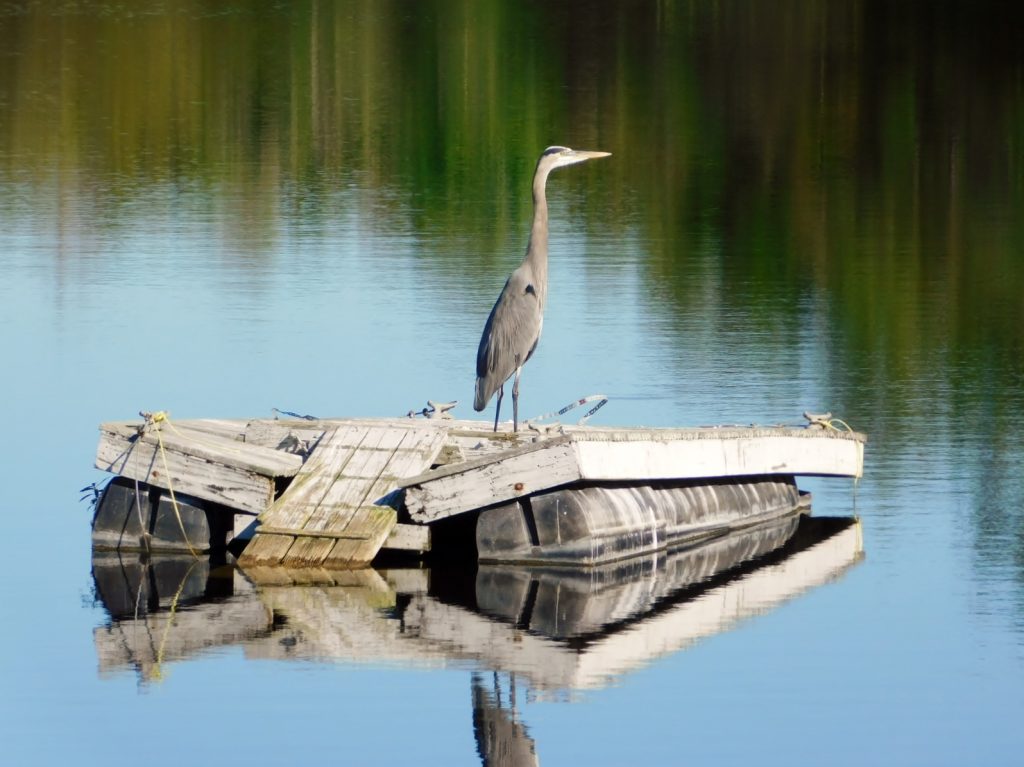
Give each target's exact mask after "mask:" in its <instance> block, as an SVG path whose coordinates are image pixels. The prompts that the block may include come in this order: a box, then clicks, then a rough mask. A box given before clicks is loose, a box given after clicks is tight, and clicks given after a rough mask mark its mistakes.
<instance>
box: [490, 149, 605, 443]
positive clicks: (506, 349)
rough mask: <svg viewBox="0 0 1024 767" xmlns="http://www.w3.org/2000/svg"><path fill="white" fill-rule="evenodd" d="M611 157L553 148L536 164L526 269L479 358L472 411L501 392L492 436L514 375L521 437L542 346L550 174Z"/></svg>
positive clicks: (512, 284)
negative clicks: (522, 405) (526, 385)
mask: <svg viewBox="0 0 1024 767" xmlns="http://www.w3.org/2000/svg"><path fill="white" fill-rule="evenodd" d="M610 154H611V152H586V151H582V150H576V149H569V148H568V147H564V146H549V147H548V148H547V149H545V150H544V151H543V152H542V153H541V155H540V159H539V160H537V170H536V171H534V174H533V227H532V228H531V229H530V241H529V244H528V245H527V246H526V257H525V258H524V259H523V263H521V264H520V265H519V267H518V268H517V269H516V270H515V271H514V272H512V274H511V275H510V276H509V278H508V280H507V281H506V282H505V287H504V289H503V290H502V291H501V295H500V296H498V300H497V302H496V303H495V304H494V308H493V309H491V314H490V316H489V317H488V318H487V324H486V325H484V333H483V336H481V338H480V348H479V349H478V350H477V353H476V397H475V399H474V400H473V409H474V410H477V411H480V410H483V409H484V408H485V407H487V403H488V402H490V399H491V396H492V395H493V394H494V392H495V391H497V392H498V406H497V408H496V409H495V412H494V430H495V431H497V430H498V417H499V415H500V414H501V398H502V397H503V396H505V382H506V381H508V379H509V378H510V377H511V376H512V374H513V373H515V376H516V380H515V383H514V384H513V385H512V430H513V431H519V374H520V372H522V369H523V365H525V364H526V361H527V360H528V359H530V356H531V355H532V354H533V350H534V349H536V348H537V341H538V340H540V331H541V327H542V326H543V325H544V300H545V299H546V298H547V293H548V201H547V198H546V197H545V194H544V189H545V186H546V185H547V181H548V174H549V173H550V172H551V171H553V170H554V169H555V168H564V167H565V166H567V165H575V164H576V163H579V162H584V161H585V160H592V159H594V158H596V157H607V156H608V155H610Z"/></svg>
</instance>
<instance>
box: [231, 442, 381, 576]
mask: <svg viewBox="0 0 1024 767" xmlns="http://www.w3.org/2000/svg"><path fill="white" fill-rule="evenodd" d="M367 432H368V429H366V428H358V427H351V426H339V427H333V428H332V429H330V430H329V431H328V433H327V434H325V435H324V437H323V439H322V440H321V441H320V443H319V444H318V445H317V448H316V450H314V452H313V455H312V456H310V458H309V460H308V461H306V463H305V464H304V465H303V466H302V468H301V469H300V470H299V473H298V474H297V475H296V476H295V479H293V480H292V483H291V485H290V486H289V487H288V489H287V490H286V491H285V492H284V493H283V494H282V495H281V497H280V498H278V499H277V501H276V502H275V503H274V505H273V506H271V507H270V508H269V509H266V510H265V511H264V512H263V513H262V514H261V515H260V522H261V524H266V525H267V526H268V527H271V528H275V529H278V530H294V531H299V530H301V529H302V528H303V527H304V526H305V525H306V523H307V521H308V520H309V518H310V517H311V516H312V515H313V514H314V513H315V512H316V509H317V507H318V506H319V504H320V502H321V501H322V500H323V499H324V496H326V495H327V492H328V491H329V490H330V489H331V486H332V485H333V483H334V481H335V479H336V478H337V476H338V474H339V473H340V472H341V471H342V470H343V469H344V467H345V465H346V464H347V463H348V461H349V460H350V459H351V458H352V456H353V455H354V454H355V452H356V449H357V447H358V446H359V443H360V442H362V440H363V438H364V437H365V436H366V434H367ZM294 542H295V539H294V537H289V536H285V535H277V534H268V535H263V534H262V533H261V532H260V529H259V528H257V530H256V534H255V535H254V536H253V539H252V540H251V541H250V542H249V544H248V545H247V546H246V547H245V551H244V552H242V556H241V558H240V559H239V562H241V563H243V564H248V565H249V566H259V565H276V564H278V563H279V562H281V560H282V559H283V558H284V556H285V555H286V554H287V553H288V550H289V549H290V548H291V546H292V544H293V543H294Z"/></svg>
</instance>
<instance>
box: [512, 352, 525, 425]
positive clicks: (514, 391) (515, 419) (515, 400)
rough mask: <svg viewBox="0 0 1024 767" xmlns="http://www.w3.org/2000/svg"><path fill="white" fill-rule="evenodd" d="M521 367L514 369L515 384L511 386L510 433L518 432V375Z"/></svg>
mask: <svg viewBox="0 0 1024 767" xmlns="http://www.w3.org/2000/svg"><path fill="white" fill-rule="evenodd" d="M522 370H523V368H522V367H517V368H516V382H515V383H514V384H512V431H519V374H520V373H521V372H522Z"/></svg>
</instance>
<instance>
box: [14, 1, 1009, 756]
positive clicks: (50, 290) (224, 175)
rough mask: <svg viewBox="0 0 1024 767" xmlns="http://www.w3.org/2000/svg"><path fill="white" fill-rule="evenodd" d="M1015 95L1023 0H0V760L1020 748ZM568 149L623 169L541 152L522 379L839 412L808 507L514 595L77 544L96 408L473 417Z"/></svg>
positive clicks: (511, 584)
mask: <svg viewBox="0 0 1024 767" xmlns="http://www.w3.org/2000/svg"><path fill="white" fill-rule="evenodd" d="M1022 83H1024V14H1022V13H1021V11H1020V10H1019V9H1018V8H1017V7H1016V6H1014V5H1011V4H1007V3H1000V2H991V3H988V2H982V3H976V2H974V3H966V2H964V3H959V2H945V3H923V2H922V3H914V2H903V3H884V2H868V1H867V0H865V1H863V2H859V1H851V2H825V1H824V0H822V1H821V2H811V1H808V2H787V3H783V4H781V5H780V4H774V3H773V4H766V3H756V2H738V1H737V2H731V1H728V0H727V1H725V2H717V3H673V2H649V3H648V2H630V3H603V2H596V1H590V0H588V1H583V0H580V1H578V2H570V3H565V4H559V5H558V8H551V7H549V6H548V4H544V3H499V2H475V1H473V0H464V1H462V2H459V1H457V0H450V1H449V2H422V3H405V2H352V3H336V4H334V3H327V2H299V3H277V4H271V3H258V2H251V3H250V2H234V3H228V2H224V3H221V2H213V1H212V0H210V1H207V2H173V3H171V2H158V1H157V0H153V1H152V2H145V1H144V0H143V1H140V2H125V3H99V2H88V1H86V0H82V1H80V2H74V1H69V2H60V3H50V2H34V1H33V0H24V1H23V2H12V3H5V4H0V322H2V325H0V327H2V332H0V360H2V361H3V364H4V371H5V374H4V375H3V384H2V385H0V391H2V393H3V395H4V396H3V400H4V403H5V405H6V408H5V409H6V422H7V426H6V433H5V438H4V440H3V443H4V444H3V447H2V448H0V455H2V456H3V466H4V468H5V471H6V481H5V482H4V483H3V484H2V486H0V509H2V512H3V520H4V525H5V530H4V532H5V540H6V542H7V545H6V547H5V554H4V558H3V563H4V572H5V577H4V578H3V579H2V580H0V605H2V608H3V615H4V631H3V632H0V742H2V743H3V754H4V757H3V761H4V762H5V763H8V761H9V763H10V764H67V763H73V764H103V765H110V764H121V763H136V762H138V761H140V760H145V761H146V762H147V763H149V764H156V765H161V764H182V763H186V762H188V763H200V764H206V763H214V762H231V763H235V762H239V763H242V762H244V763H249V764H272V763H285V762H289V763H290V762H292V761H296V760H301V761H313V760H315V761H318V762H322V761H327V762H330V763H343V764H401V763H406V764H444V765H456V764H467V765H471V764H479V763H485V764H531V763H533V760H539V761H540V762H541V763H543V764H545V765H552V764H573V765H576V764H631V763H638V762H645V763H651V764H659V763H660V764H683V763H686V764H740V763H743V764H749V763H762V764H786V765H793V764H837V765H842V764H857V765H862V764H900V765H912V764H921V765H940V764H949V765H961V764H992V765H999V764H1015V763H1017V762H1018V761H1019V759H1020V753H1021V748H1022V746H1024V734H1022V729H1021V727H1020V722H1021V719H1022V716H1024V446H1022V441H1021V434H1022V433H1024V302H1022V297H1024V217H1022V216H1021V215H1020V212H1021V210H1024V87H1022ZM556 143H557V144H568V145H570V146H573V147H577V148H585V149H601V150H605V151H609V152H612V153H613V156H612V157H610V158H607V159H605V160H601V161H600V162H594V163H588V164H587V165H584V166H580V167H578V168H571V169H567V170H564V171H559V172H558V173H557V174H555V175H554V176H553V177H552V179H551V182H550V184H549V187H548V188H549V202H550V206H551V211H552V235H551V275H550V277H551V288H550V293H549V299H548V312H547V316H546V320H545V327H544V338H543V340H542V342H541V344H540V346H539V348H538V351H537V353H536V355H535V356H534V358H533V359H532V360H531V361H530V364H529V365H528V366H527V368H526V369H525V371H524V374H523V381H522V398H521V400H522V401H521V405H522V411H523V412H524V413H525V414H526V415H532V414H535V413H542V412H547V411H550V410H553V409H555V408H557V407H559V406H561V405H562V404H564V403H566V402H568V401H570V400H572V399H574V398H576V397H580V396H583V395H586V394H592V393H596V392H601V393H606V394H608V395H609V396H610V397H611V402H610V404H609V405H608V406H607V407H606V408H605V409H604V410H602V411H601V412H600V414H599V415H598V416H596V418H595V421H594V422H595V423H604V424H630V425H636V424H647V425H653V426H668V425H684V426H688V425H702V424H735V423H740V424H748V423H794V422H797V421H798V420H799V419H800V414H801V413H802V411H804V410H816V411H823V410H832V411H833V412H835V413H836V414H837V415H838V416H840V417H842V418H843V419H844V420H846V421H847V422H849V423H850V424H852V425H853V426H854V427H855V428H857V429H858V430H860V431H864V432H866V433H867V434H868V435H869V439H870V442H869V444H868V447H867V453H866V467H865V468H866V471H865V476H864V478H863V479H862V480H861V481H860V482H859V483H857V484H856V485H854V484H853V483H852V482H849V481H845V480H802V481H801V482H800V484H801V486H802V487H804V488H805V489H808V490H811V491H812V492H813V493H814V518H815V519H817V520H818V521H817V522H813V523H802V524H801V527H800V529H799V530H798V531H797V533H796V537H795V538H792V539H790V543H788V544H786V545H785V547H784V548H783V549H777V550H774V553H772V554H769V555H767V556H765V557H762V558H760V559H757V560H756V561H753V562H746V561H744V558H743V557H742V556H739V555H736V558H735V566H733V567H732V568H731V569H730V570H729V571H728V572H726V573H724V574H722V573H718V574H714V573H710V572H706V573H705V577H704V579H703V580H699V581H698V582H696V583H689V584H688V585H685V587H684V586H681V585H679V584H678V583H674V582H673V581H672V577H671V575H670V574H671V572H673V571H674V570H673V568H676V571H677V570H679V569H681V567H682V566H681V565H679V563H678V562H674V561H668V562H666V561H665V559H664V558H663V557H662V558H653V559H652V560H651V561H647V562H641V563H636V566H635V567H634V568H633V569H632V570H628V569H627V570H628V571H619V572H616V573H614V574H611V575H607V576H606V577H607V579H608V580H607V583H608V584H611V585H610V586H609V587H608V590H606V591H603V592H601V593H602V594H603V596H601V597H600V598H594V599H590V600H588V598H587V597H586V594H587V593H588V589H589V588H591V587H592V586H593V583H591V584H590V585H587V583H582V584H581V583H575V582H572V581H570V580H566V579H564V578H563V579H558V578H554V579H553V580H552V579H548V580H544V579H541V580H540V581H538V585H535V586H534V587H533V588H534V589H535V594H539V595H544V594H546V593H549V592H548V591H546V590H545V589H553V591H551V593H558V594H561V595H563V597H564V598H565V599H566V600H569V598H570V597H573V598H574V599H577V601H576V602H571V603H570V607H566V608H565V609H564V610H562V612H558V611H557V610H556V611H555V612H554V613H545V612H544V609H546V608H544V603H543V600H541V599H540V598H538V599H537V602H536V604H535V605H533V607H532V611H533V612H532V617H531V620H530V621H525V620H524V618H523V613H522V609H521V608H522V603H521V601H519V600H520V599H521V597H522V594H523V589H524V588H528V587H529V586H528V584H529V580H530V577H529V575H527V576H523V574H522V573H512V574H507V573H506V574H505V575H503V576H501V577H498V576H494V577H491V575H494V574H491V575H488V574H487V573H485V572H481V573H478V574H476V575H475V576H474V575H473V574H472V573H470V574H469V575H467V574H465V573H458V572H456V573H450V572H441V571H440V570H437V569H435V571H434V572H427V571H415V570H412V571H410V570H385V569H383V568H381V569H378V570H369V571H365V572H363V573H360V574H358V575H353V576H351V580H346V581H343V582H342V583H341V584H340V585H336V586H332V587H325V586H317V587H308V588H299V587H288V588H285V587H276V588H270V587H264V588H257V587H254V586H253V585H251V584H249V583H248V582H247V581H246V580H245V579H244V578H242V577H241V576H240V575H239V574H238V573H235V572H233V571H231V569H230V568H223V567H217V566H216V564H215V563H214V565H213V566H211V565H210V563H207V562H202V563H200V564H199V565H195V564H193V563H192V562H191V561H188V560H186V561H185V562H184V563H182V562H175V561H170V562H164V563H162V564H161V565H160V568H158V569H153V570H150V571H148V572H143V570H142V568H141V567H140V566H139V565H138V563H137V562H136V561H135V560H133V559H132V558H131V557H128V558H125V560H124V561H116V560H114V561H112V560H110V559H109V558H106V559H98V560H96V561H94V560H93V557H92V553H91V551H90V540H89V523H90V509H89V505H88V503H87V502H83V501H80V500H79V499H80V496H81V495H82V494H81V493H80V492H79V488H81V487H83V486H86V485H89V484H90V483H92V482H96V481H100V480H102V479H103V476H102V475H101V474H100V472H97V471H95V470H93V469H91V466H92V460H93V455H94V450H95V446H96V441H97V431H96V426H97V425H98V424H99V423H100V422H101V421H105V420H114V419H128V418H133V417H135V416H136V414H137V412H138V411H139V410H158V409H163V410H167V411H169V412H170V413H171V414H172V417H174V418H189V417H232V418H249V417H269V416H270V415H271V408H274V407H277V408H282V409H287V410H295V411H299V412H303V413H315V414H318V415H323V416H328V415H331V416H345V415H350V416H384V415H397V414H402V413H405V412H407V411H408V410H410V409H412V408H419V407H422V406H423V404H424V402H425V400H426V399H427V398H431V399H435V400H454V399H457V400H459V402H460V405H459V409H458V411H457V412H458V413H459V414H460V415H462V416H470V415H472V410H471V408H470V403H471V401H472V389H473V376H474V363H475V352H476V344H477V342H478V340H479V333H480V330H481V328H482V325H483V322H484V320H485V318H486V316H487V312H488V311H489V309H490V307H491V304H492V302H493V301H494V299H495V297H496V296H497V294H498V292H499V290H500V288H501V285H502V283H503V281H504V279H505V276H506V275H507V273H508V272H509V271H510V270H511V269H512V268H513V267H514V266H515V265H516V264H517V263H518V259H519V258H520V257H521V255H522V252H523V249H524V247H525V242H526V234H527V232H528V229H529V217H530V213H531V207H530V199H529V181H530V177H531V174H532V172H533V167H534V164H535V162H536V158H537V155H538V153H539V152H540V150H541V149H543V148H544V147H545V146H547V145H550V144H556ZM489 412H490V413H493V410H492V411H489ZM485 415H486V414H485ZM853 516H856V517H859V520H860V522H859V525H851V524H850V522H849V521H848V520H849V518H850V517H853ZM836 517H838V518H845V519H846V520H847V521H844V519H839V520H836V519H833V518H836ZM776 532H777V531H776ZM791 532H792V531H789V532H787V533H786V535H788V534H789V533H791ZM774 534H776V533H770V532H766V533H765V535H766V536H768V535H774ZM785 537H786V536H785V535H782V536H781V538H780V539H779V540H780V541H781V540H784V539H785ZM736 545H737V546H739V547H740V548H742V545H745V544H741V543H737V544H736ZM751 546H753V544H751ZM755 548H756V547H755ZM769 548H771V547H769ZM694 567H695V568H696V569H697V570H699V569H700V568H699V567H697V565H696V564H695V565H694ZM499 575H500V574H499ZM474 578H475V580H474ZM524 578H525V581H524ZM140 584H141V585H140ZM524 584H525V585H524ZM467 591H468V592H470V593H475V598H472V597H469V598H467V596H466V593H467ZM573 595H575V596H573ZM172 603H173V605H174V613H173V614H172V612H171V606H172ZM573 610H576V612H573ZM550 616H555V617H557V618H558V620H557V621H554V619H553V618H552V621H553V622H552V621H548V622H545V619H546V617H550ZM559 621H561V622H559ZM574 621H575V622H574ZM555 624H558V625H555Z"/></svg>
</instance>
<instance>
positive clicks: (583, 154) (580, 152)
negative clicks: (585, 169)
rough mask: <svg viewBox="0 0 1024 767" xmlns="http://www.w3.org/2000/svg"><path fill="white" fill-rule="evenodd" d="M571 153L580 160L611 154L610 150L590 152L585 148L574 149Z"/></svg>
mask: <svg viewBox="0 0 1024 767" xmlns="http://www.w3.org/2000/svg"><path fill="white" fill-rule="evenodd" d="M573 154H575V155H576V156H577V157H578V158H579V160H580V162H582V161H583V160H596V159H597V158H598V157H611V156H612V153H611V152H591V151H589V150H587V149H574V150H573Z"/></svg>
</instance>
